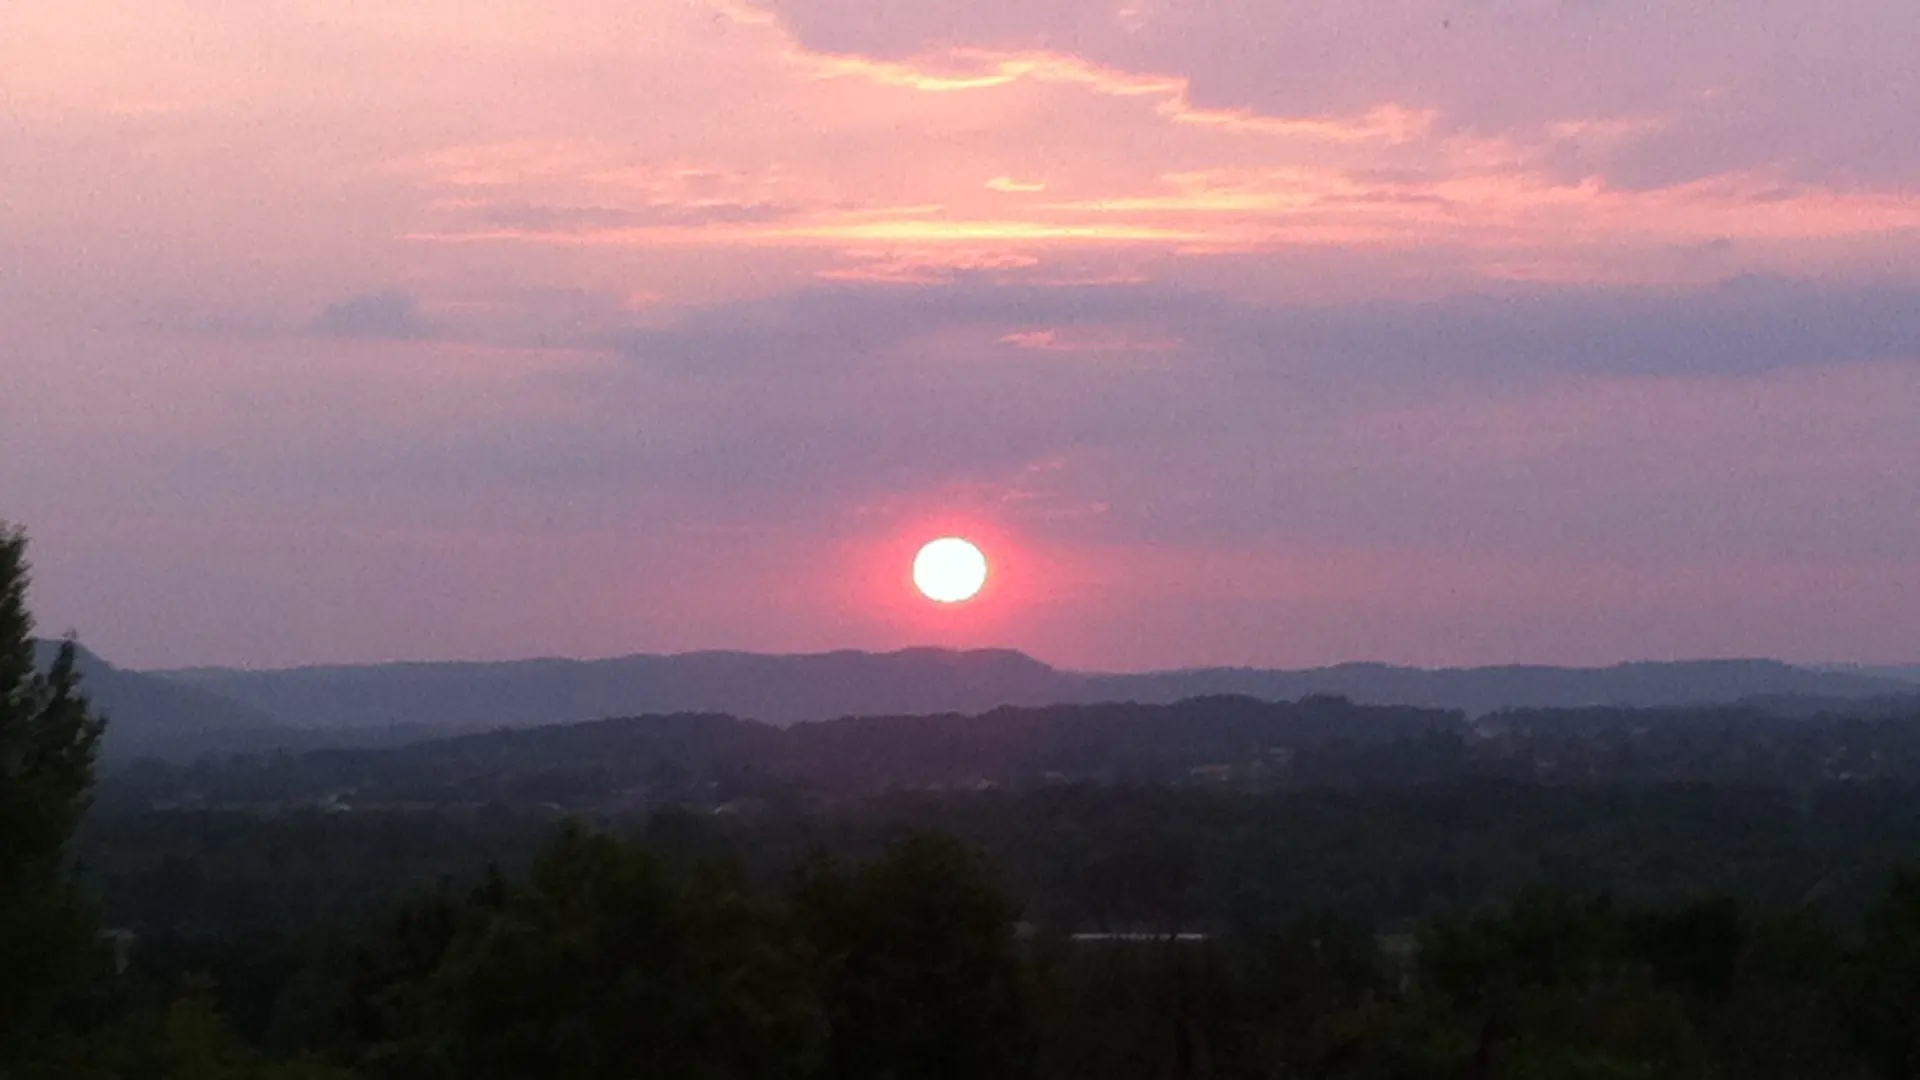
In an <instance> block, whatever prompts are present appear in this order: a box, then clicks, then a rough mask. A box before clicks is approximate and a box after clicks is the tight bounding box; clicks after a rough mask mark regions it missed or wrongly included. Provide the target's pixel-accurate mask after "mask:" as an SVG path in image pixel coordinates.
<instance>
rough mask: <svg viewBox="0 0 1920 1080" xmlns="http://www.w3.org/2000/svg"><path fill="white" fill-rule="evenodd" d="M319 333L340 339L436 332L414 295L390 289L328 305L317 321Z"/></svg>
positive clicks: (409, 336)
mask: <svg viewBox="0 0 1920 1080" xmlns="http://www.w3.org/2000/svg"><path fill="white" fill-rule="evenodd" d="M313 329H314V331H315V332H316V333H319V334H323V335H326V336H328V337H340V338H389V339H395V340H406V339H412V338H425V337H429V336H431V335H432V334H433V333H434V328H433V326H432V324H430V323H429V322H427V320H425V319H424V318H422V317H421V315H420V305H419V302H418V301H417V300H415V299H414V296H413V294H412V293H408V292H402V291H399V290H389V291H386V292H377V293H362V294H361V295H359V296H351V297H348V298H347V299H345V300H336V301H334V302H333V303H331V304H328V305H327V306H326V309H325V310H323V311H322V312H321V313H320V317H319V318H318V319H315V320H314V323H313Z"/></svg>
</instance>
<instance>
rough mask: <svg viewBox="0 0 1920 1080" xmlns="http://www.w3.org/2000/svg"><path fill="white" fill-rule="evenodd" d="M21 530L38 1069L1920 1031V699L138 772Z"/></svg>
mask: <svg viewBox="0 0 1920 1080" xmlns="http://www.w3.org/2000/svg"><path fill="white" fill-rule="evenodd" d="M24 555H25V546H24V541H23V540H22V539H21V538H20V537H19V536H18V535H17V534H6V535H5V536H4V537H0V680H4V686H5V689H6V693H5V696H4V703H5V704H4V709H3V710H0V770H4V774H3V775H0V780H3V781H4V786H0V886H4V887H3V888H0V1077H4V1078H7V1080H12V1078H22V1080H25V1078H33V1080H39V1078H42V1077H45V1078H53V1077H62V1078H64V1077H98V1078H101V1080H109V1078H128V1080H133V1078H170V1077H180V1078H222V1080H224V1078H235V1080H239V1078H256V1077H257V1078H262V1080H266V1078H306V1080H359V1078H364V1080H386V1078H393V1080H412V1078H440V1077H445V1078H454V1077H459V1078H463V1080H464V1078H473V1077H478V1078H487V1077H501V1078H507V1077H513V1078H538V1077H555V1078H559V1077H567V1078H573V1077H586V1078H593V1077H635V1076H661V1077H713V1078H728V1077H740V1078H746V1077H782V1076H784V1077H794V1078H820V1080H829V1078H831V1080H868V1078H887V1077H896V1078H907V1077H914V1078H920V1077H928V1078H935V1080H938V1078H946V1077H951V1078H956V1080H957V1078H973V1077H980V1078H986V1077H994V1078H1001V1077H1033V1078H1061V1080H1070V1078H1083V1077H1085V1078H1091V1077H1103V1078H1104V1077H1121V1078H1126V1077H1139V1078H1142V1080H1148V1078H1165V1077H1245V1078H1249V1080H1252V1078H1278V1077H1376V1078H1399V1077H1406V1078H1424V1077H1434V1078H1440V1077H1501V1078H1508V1077H1512V1078H1549V1077H1553V1078H1559V1077H1576V1078H1578V1077H1609V1078H1612V1077H1699V1078H1703V1080H1704V1078H1710V1077H1735V1076H1739V1077H1779V1078H1790V1077H1791V1078H1800V1077H1840V1078H1846V1077H1861V1078H1870V1077H1872V1078H1894V1077H1912V1076H1916V1075H1920V1023H1916V1021H1915V1018H1916V1017H1920V876H1915V875H1914V874H1912V873H1909V872H1907V871H1906V870H1905V869H1904V867H1905V866H1906V865H1907V864H1908V863H1909V862H1912V861H1914V860H1915V859H1916V856H1920V715H1916V714H1915V713H1911V712H1907V711H1903V708H1902V707H1900V706H1897V705H1892V704H1888V703H1884V702H1882V703H1876V704H1873V705H1871V706H1870V707H1869V706H1865V705H1863V706H1861V707H1859V708H1857V709H1849V708H1843V707H1839V706H1836V707H1833V708H1825V707H1822V708H1819V709H1805V710H1800V711H1797V712H1796V711H1793V710H1783V709H1780V708H1776V707H1768V706H1765V705H1762V704H1758V703H1751V704H1747V705H1740V706H1725V707H1713V708H1699V709H1680V708H1671V709H1657V710H1632V709H1591V710H1527V711H1507V712H1501V713H1496V714H1494V715H1491V716H1485V717H1475V718H1469V717H1468V716H1466V715H1465V714H1463V713H1459V712H1450V711H1443V710H1433V709H1418V708H1405V707H1368V706H1360V705H1355V704H1353V703H1351V702H1349V701H1346V700H1344V699H1341V698H1332V697H1315V698H1308V699H1305V700H1301V701H1297V702H1292V703H1266V702H1259V701H1254V700H1251V699H1245V698H1233V697H1214V698H1202V699H1194V700H1189V701H1185V702H1180V703H1177V704H1170V705H1124V704H1113V705H1098V704H1096V705H1074V706H1055V707H1036V708H1025V709H1000V710H994V711H991V712H987V713H984V714H981V715H975V716H965V717H963V716H931V717H904V716H903V717H886V718H868V719H849V720H844V721H833V722H821V723H812V724H802V725H797V726H794V727H792V728H787V729H780V728H774V727H769V726H765V725H760V724H755V723H751V722H747V721H741V720H736V719H732V718H728V717H724V716H711V715H677V716H657V717H638V718H631V719H621V720H608V721H603V722H597V723H589V724H579V725H570V726H560V727H550V728H539V729H532V730H512V731H499V732H492V733H486V734H478V735H471V736H466V737H462V738H457V739H445V740H437V741H428V742H421V743H416V744H412V745H406V746H397V747H389V748H385V749H356V750H321V751H314V752H309V753H304V754H290V753H273V754H239V755H231V756H228V757H224V758H218V759H203V760H201V761H199V762H195V763H189V764H181V763H165V762H160V761H146V762H141V763H138V764H136V765H133V766H131V767H129V768H126V769H122V770H116V771H114V772H111V773H110V774H108V775H106V776H103V777H99V778H96V777H95V776H94V770H93V766H92V762H93V758H94V756H95V753H96V751H97V747H98V742H99V738H100V730H101V728H100V723H99V717H98V715H97V711H96V710H94V709H92V708H91V707H90V706H89V704H88V702H87V699H86V695H85V690H86V686H85V682H84V680H82V679H81V678H80V676H79V674H78V672H77V670H76V667H75V659H74V658H75V653H74V650H73V649H72V648H71V647H67V648H63V649H56V650H54V652H53V654H52V655H51V657H46V658H41V659H44V660H46V661H47V662H45V663H41V662H39V661H38V660H37V659H36V657H35V650H34V647H33V643H32V641H31V639H30V637H29V633H30V629H31V620H30V619H29V617H28V614H27V610H26V606H25V588H26V565H25V561H24Z"/></svg>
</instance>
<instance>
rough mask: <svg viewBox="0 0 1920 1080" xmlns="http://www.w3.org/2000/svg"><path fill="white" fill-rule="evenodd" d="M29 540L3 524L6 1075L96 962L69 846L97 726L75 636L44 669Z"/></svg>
mask: <svg viewBox="0 0 1920 1080" xmlns="http://www.w3.org/2000/svg"><path fill="white" fill-rule="evenodd" d="M27 585H28V566H27V561H26V538H25V536H24V535H22V534H21V533H20V532H18V531H16V530H12V529H9V528H6V527H5V526H0V972H4V973H5V976H4V977H0V1071H3V1070H4V1069H5V1068H6V1067H7V1063H8V1062H9V1061H16V1062H17V1061H18V1060H20V1059H21V1056H22V1055H24V1054H25V1053H26V1052H27V1046H28V1045H29V1044H30V1043H31V1042H33V1041H34V1040H35V1039H36V1038H38V1037H41V1036H44V1035H46V1034H48V1033H49V1031H50V1030H51V1029H52V1028H54V1027H56V1026H57V1025H58V1022H59V1020H60V1013H61V1007H62V1005H63V1004H64V1003H65V1002H67V1001H68V999H69V998H70V997H71V996H72V995H74V994H75V993H77V992H78V991H79V989H80V988H81V987H82V986H83V985H84V983H85V982H86V980H87V978H88V976H89V975H90V974H92V973H93V970H94V965H95V964H96V963H97V961H98V959H99V951H100V950H99V949H98V948H97V929H96V923H95V922H94V918H93V913H92V911H91V909H90V908H89V906H88V905H87V903H86V902H85V900H84V898H83V896H82V895H81V894H80V892H79V891H78V889H77V888H76V887H75V886H74V883H73V881H72V879H71V875H70V871H69V867H68V863H67V860H66V845H67V840H68V838H69V837H70V836H71V835H72V833H73V830H74V827H75V825H76V824H77V823H78V822H79V820H80V816H81V814H82V812H83V811H84V810H85V808H86V804H87V793H88V790H89V788H90V787H91V785H92V780H93V759H94V752H95V747H96V745H97V743H98V740H99V737H100V730H101V724H100V721H99V720H98V719H96V718H95V717H94V716H93V715H92V712H91V711H90V709H89V708H88V704H87V699H86V696H85V695H84V694H82V693H81V692H80V687H79V676H78V675H77V674H76V672H75V670H74V663H75V649H74V644H73V642H72V641H67V642H65V643H64V644H62V645H61V646H60V647H59V649H58V651H57V653H56V654H55V656H54V659H53V663H52V665H51V666H50V667H49V668H48V669H47V670H45V671H42V670H40V668H39V665H38V663H37V662H36V656H35V643H34V640H33V620H32V617H31V616H30V615H29V614H28V612H27V606H26V593H27Z"/></svg>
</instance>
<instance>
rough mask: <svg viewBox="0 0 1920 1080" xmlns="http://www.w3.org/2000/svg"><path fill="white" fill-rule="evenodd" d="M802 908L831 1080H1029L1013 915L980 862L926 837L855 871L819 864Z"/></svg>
mask: <svg viewBox="0 0 1920 1080" xmlns="http://www.w3.org/2000/svg"><path fill="white" fill-rule="evenodd" d="M793 906H794V909H795V913H796V918H797V919H798V920H799V923H800V926H801V929H802V932H803V933H804V934H805V935H806V937H807V939H808V941H809V943H810V944H811V945H812V946H813V949H814V952H815V956H816V965H817V967H816V970H817V972H818V976H817V982H818V985H819V987H820V995H821V1000H822V1003H823V1004H824V1006H825V1010H826V1016H827V1020H828V1025H829V1031H830V1037H829V1040H828V1043H827V1056H826V1064H825V1068H824V1069H823V1070H822V1071H821V1074H820V1075H821V1076H822V1077H823V1080H966V1078H972V1077H1005V1078H1007V1080H1016V1078H1018V1077H1022V1076H1027V1075H1030V1074H1031V1072H1032V1067H1033V1054H1034V1043H1033V1033H1032V1031H1031V1029H1030V1023H1031V1021H1030V1018H1029V1013H1028V1010H1027V1001H1026V995H1027V991H1026V986H1025V984H1024V979H1023V976H1022V972H1021V965H1020V957H1019V953H1018V952H1017V950H1016V948H1015V942H1014V933H1013V931H1014V926H1013V916H1014V910H1013V907H1012V906H1011V904H1010V903H1009V902H1008V900H1007V899H1006V896H1005V895H1004V893H1002V891H1001V890H1000V887H999V884H998V883H997V882H996V881H995V880H994V877H993V874H992V872H991V871H990V870H989V868H988V867H987V865H986V863H985V862H984V860H982V859H981V857H980V856H979V855H978V854H976V853H975V852H973V851H971V850H969V849H967V848H966V847H964V846H962V845H960V844H958V843H956V842H954V841H953V840H950V839H947V838H944V837H937V836H931V835H921V836H914V837H910V838H908V839H906V840H904V841H902V842H900V843H899V844H897V845H895V846H894V847H893V848H892V849H891V850H889V851H888V852H887V853H886V854H885V855H883V856H882V857H881V858H879V859H877V860H875V861H873V862H871V863H869V864H867V865H866V866H863V867H860V868H858V869H856V870H853V871H851V872H849V871H847V870H845V869H843V868H841V867H840V866H838V865H837V864H835V863H834V862H832V861H831V860H828V859H825V858H818V859H815V860H813V861H812V862H810V863H809V864H808V865H807V866H806V867H805V868H804V869H803V870H802V872H801V873H800V876H799V879H798V881H797V882H796V883H795V885H794V888H793Z"/></svg>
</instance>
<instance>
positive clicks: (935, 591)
mask: <svg viewBox="0 0 1920 1080" xmlns="http://www.w3.org/2000/svg"><path fill="white" fill-rule="evenodd" d="M986 583H987V557H986V556H985V555H984V554H982V553H981V551H980V549H979V548H978V547H975V546H974V545H973V544H972V543H971V542H969V541H966V540H962V539H961V538H960V537H957V536H943V537H941V538H940V539H938V540H931V541H928V542H927V544H926V545H925V546H924V547H922V548H921V549H920V554H918V555H916V556H914V558H913V584H914V587H915V588H917V589H919V590H920V592H921V594H922V595H924V596H925V597H926V598H927V599H929V600H932V601H935V602H937V603H941V604H957V603H959V602H961V601H962V600H971V599H972V598H973V597H974V596H975V595H976V594H978V593H979V592H980V588H981V586H983V585H985V584H986Z"/></svg>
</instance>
